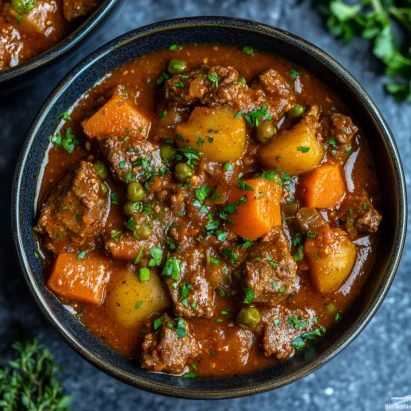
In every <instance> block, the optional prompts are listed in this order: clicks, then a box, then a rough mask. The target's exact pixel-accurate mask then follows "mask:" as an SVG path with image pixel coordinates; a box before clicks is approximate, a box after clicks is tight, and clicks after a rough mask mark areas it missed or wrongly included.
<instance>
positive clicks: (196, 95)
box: [165, 66, 295, 120]
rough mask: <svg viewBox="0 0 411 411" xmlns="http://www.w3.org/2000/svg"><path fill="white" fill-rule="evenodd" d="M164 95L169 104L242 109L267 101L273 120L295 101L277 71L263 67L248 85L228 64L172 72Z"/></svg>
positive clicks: (258, 105)
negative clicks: (223, 106) (256, 79)
mask: <svg viewBox="0 0 411 411" xmlns="http://www.w3.org/2000/svg"><path fill="white" fill-rule="evenodd" d="M182 85H184V86H182ZM165 95H166V100H167V101H168V103H169V105H171V106H174V105H179V106H192V105H197V104H201V105H205V106H209V107H215V106H221V105H226V104H229V105H232V106H234V107H235V109H236V110H238V111H242V112H244V113H248V112H250V111H252V110H255V109H259V108H261V106H262V105H263V104H267V105H268V112H269V113H270V114H271V115H272V116H273V118H274V119H275V120H277V119H279V118H280V117H282V115H283V114H284V113H285V112H287V111H288V110H290V109H291V107H293V105H294V104H295V96H294V94H293V91H292V90H291V88H290V85H289V84H288V82H287V80H286V79H285V78H284V77H282V76H281V75H280V74H279V73H278V72H277V71H275V70H273V69H270V70H267V71H265V72H264V73H262V74H261V75H260V77H259V78H258V81H256V82H255V83H254V84H253V85H252V86H251V87H248V86H247V84H246V83H245V80H244V78H243V77H242V76H240V74H239V73H238V71H237V70H235V69H234V68H233V67H231V66H228V67H224V66H213V67H210V68H209V67H208V66H201V67H199V68H196V69H194V70H192V71H189V72H187V73H183V74H178V75H175V76H173V77H172V78H170V79H169V80H167V82H166V89H165Z"/></svg>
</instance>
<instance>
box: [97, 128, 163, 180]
mask: <svg viewBox="0 0 411 411" xmlns="http://www.w3.org/2000/svg"><path fill="white" fill-rule="evenodd" d="M99 142H100V148H101V151H102V153H103V155H104V156H105V158H106V160H107V162H108V163H109V164H110V168H111V171H112V172H113V174H114V175H115V176H117V178H118V179H119V180H120V181H122V182H125V183H128V182H130V181H135V180H136V181H142V180H146V172H148V173H152V172H157V171H158V170H159V169H160V168H161V166H162V162H161V158H160V153H159V150H158V147H157V146H156V145H154V144H153V143H150V142H149V141H147V140H140V139H129V140H125V139H124V138H121V137H115V136H113V137H108V138H106V139H102V140H100V141H99Z"/></svg>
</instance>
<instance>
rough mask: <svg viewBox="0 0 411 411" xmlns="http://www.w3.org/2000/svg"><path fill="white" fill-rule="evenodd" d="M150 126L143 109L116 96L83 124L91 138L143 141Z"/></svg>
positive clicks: (85, 131)
mask: <svg viewBox="0 0 411 411" xmlns="http://www.w3.org/2000/svg"><path fill="white" fill-rule="evenodd" d="M150 124H151V123H150V120H149V119H148V117H147V116H146V115H145V114H144V113H143V112H142V111H141V109H139V108H138V107H137V106H135V105H134V104H132V103H130V102H129V101H127V100H124V99H123V98H121V97H119V96H114V97H112V98H111V100H109V101H108V102H107V103H106V104H104V106H103V107H101V109H100V110H98V111H97V112H96V113H95V114H93V115H92V116H91V117H90V118H89V119H87V120H85V121H84V122H83V129H84V133H85V134H86V135H87V136H88V137H89V138H97V139H104V138H107V137H111V136H117V137H122V138H126V137H129V138H130V139H137V140H142V139H144V138H146V137H147V135H148V132H149V130H150Z"/></svg>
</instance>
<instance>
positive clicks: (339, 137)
mask: <svg viewBox="0 0 411 411" xmlns="http://www.w3.org/2000/svg"><path fill="white" fill-rule="evenodd" d="M329 121H330V126H329V134H328V135H329V138H332V139H334V140H335V141H336V142H337V143H338V144H348V143H350V142H351V140H352V139H353V138H354V136H355V134H356V133H357V131H358V127H357V126H356V125H355V124H354V123H353V122H352V120H351V118H350V117H348V116H345V115H344V114H341V113H332V114H330V115H329Z"/></svg>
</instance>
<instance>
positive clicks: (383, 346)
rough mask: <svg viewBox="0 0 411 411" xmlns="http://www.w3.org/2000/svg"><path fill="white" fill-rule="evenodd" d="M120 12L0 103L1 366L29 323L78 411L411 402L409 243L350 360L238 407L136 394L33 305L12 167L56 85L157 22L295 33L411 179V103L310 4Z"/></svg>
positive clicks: (362, 49)
mask: <svg viewBox="0 0 411 411" xmlns="http://www.w3.org/2000/svg"><path fill="white" fill-rule="evenodd" d="M119 1H120V2H123V6H122V9H121V10H120V12H118V13H117V15H116V16H115V18H114V19H111V21H110V22H109V23H108V24H107V25H106V27H105V29H104V30H103V33H101V31H100V34H98V35H97V34H96V33H95V34H94V36H93V37H92V38H91V39H89V40H88V41H87V42H86V43H83V47H80V48H77V50H76V53H75V56H74V57H73V58H72V59H71V60H70V64H67V63H66V64H65V66H64V67H60V68H59V69H58V72H57V74H54V75H53V76H44V77H43V78H41V79H40V81H39V82H38V83H37V85H36V86H31V87H26V88H24V89H21V90H20V91H18V92H16V93H14V94H11V95H9V96H7V98H6V97H0V187H1V195H0V215H1V216H2V220H1V221H2V224H1V230H0V364H1V363H4V362H5V359H6V358H7V356H8V354H9V350H8V347H9V344H10V342H11V338H12V335H13V329H14V324H15V322H23V323H25V324H27V325H28V326H29V327H30V328H31V329H32V330H33V331H34V332H35V333H36V334H37V336H38V337H39V339H40V340H41V341H42V342H45V343H47V345H48V346H49V347H50V349H51V351H52V352H53V354H54V355H55V357H56V359H57V360H58V361H59V362H60V363H61V364H63V366H64V367H65V369H66V374H65V375H64V377H63V385H64V388H65V389H66V391H67V393H70V394H71V395H72V396H73V403H72V409H73V410H75V411H83V410H91V409H92V410H117V411H126V410H133V411H134V410H138V409H156V410H158V411H160V410H169V409H177V408H178V409H180V410H183V409H184V410H207V409H209V408H210V407H211V406H212V407H213V408H214V410H215V411H218V410H231V409H233V410H234V409H235V410H254V409H259V410H261V411H265V410H277V409H285V410H291V409H304V410H317V409H320V410H330V409H332V410H357V409H358V410H380V409H381V410H382V409H384V404H386V403H388V402H390V399H391V397H393V396H406V395H411V327H410V324H411V322H410V319H411V278H410V268H411V250H410V242H411V238H410V237H409V238H408V241H407V243H406V246H405V251H404V255H403V258H402V262H401V265H400V268H399V270H398V273H397V276H396V278H395V281H394V283H393V285H392V287H391V290H390V292H389V294H388V296H387V298H386V300H385V302H384V304H383V305H382V307H381V308H380V310H379V311H378V313H377V315H376V316H375V317H374V319H373V320H372V321H371V323H370V324H369V325H368V326H367V328H366V329H365V331H364V332H363V333H362V334H361V335H360V336H359V337H358V338H357V339H356V340H355V341H354V343H352V344H351V345H350V346H349V347H348V348H347V349H346V350H345V351H344V352H342V353H341V354H340V355H338V356H337V357H336V358H335V359H334V360H332V361H331V362H330V363H328V364H327V365H326V366H324V367H323V368H321V369H320V370H318V371H316V372H315V373H313V374H311V375H309V376H307V377H306V378H304V379H302V380H300V381H298V382H296V383H294V384H292V385H290V386H287V387H284V388H282V389H279V390H277V391H275V392H269V393H265V394H260V395H257V396H253V397H248V398H242V399H237V400H221V401H216V402H214V403H212V404H210V403H209V402H206V401H186V400H177V399H172V398H166V397H162V396H159V395H154V394H149V393H145V392H143V391H139V390H136V389H133V388H130V387H128V386H126V385H124V384H122V383H120V382H118V381H116V380H114V379H112V378H111V377H109V376H107V375H105V374H103V373H102V372H100V371H99V370H97V369H96V368H94V367H93V366H92V365H90V364H89V363H87V362H86V361H84V360H83V359H82V358H80V357H79V356H78V355H77V354H76V353H75V352H74V351H73V350H72V349H71V348H69V346H68V345H66V343H65V342H64V341H63V340H62V339H61V338H60V337H59V336H58V334H57V332H56V331H55V330H54V329H53V327H52V326H51V325H50V324H48V323H47V322H46V320H45V319H44V318H43V316H42V315H41V313H40V310H39V309H38V307H37V306H36V304H35V302H34V299H33V298H32V297H31V295H30V293H29V291H28V289H27V287H26V285H25V282H24V279H23V275H22V273H21V270H20V267H19V264H18V262H17V260H16V257H15V254H14V249H13V242H12V235H11V228H10V218H9V214H10V195H11V183H12V176H13V171H14V167H15V164H16V161H17V157H18V153H19V150H20V148H21V146H22V144H23V140H24V137H25V134H26V132H27V130H28V128H29V126H30V123H31V121H32V120H33V118H34V116H35V115H36V113H37V111H38V109H39V107H40V105H41V104H42V102H43V101H44V99H45V98H46V96H47V95H48V94H49V93H50V91H51V90H52V88H53V87H54V86H55V85H56V84H57V82H58V81H59V79H60V78H61V77H62V76H63V75H64V74H65V73H66V72H67V71H69V70H70V69H71V67H72V66H74V64H75V63H77V62H78V61H79V60H80V59H81V58H82V57H84V56H86V55H87V54H89V53H90V52H91V51H92V50H94V49H95V48H96V47H98V46H100V45H102V44H104V43H106V42H107V41H109V40H111V39H112V38H114V37H117V36H118V35H120V34H122V33H124V32H126V31H128V30H131V29H133V28H136V27H139V26H142V25H145V24H149V23H152V22H155V21H159V20H165V19H168V18H174V17H184V16H196V15H224V16H235V17H242V18H248V19H252V20H257V21H261V22H264V23H267V24H270V25H273V26H277V27H280V28H282V29H286V30H288V31H291V32H293V33H295V34H297V35H299V36H302V37H304V38H306V39H307V40H309V41H311V42H312V43H314V44H316V45H317V46H319V47H321V48H322V49H324V50H325V51H326V52H327V53H329V54H330V55H331V56H333V57H334V58H335V59H337V60H338V61H339V62H340V63H341V64H342V65H343V66H345V67H346V68H347V69H348V70H349V71H350V72H351V73H352V74H353V75H354V77H355V78H356V79H357V80H358V81H359V82H360V83H361V84H362V85H363V86H364V88H365V89H366V91H367V92H368V93H369V95H370V96H371V98H372V99H373V100H374V101H375V103H376V104H377V106H378V107H379V108H380V110H381V111H382V114H383V115H384V117H385V118H386V120H387V121H388V124H389V126H390V127H391V129H392V131H393V133H394V135H395V138H396V141H397V144H398V146H399V149H400V153H401V157H402V160H403V164H404V167H405V173H406V179H407V188H408V189H409V188H410V178H411V161H410V158H411V143H410V142H411V135H410V129H411V105H406V104H396V103H395V102H394V101H393V100H392V98H391V97H389V96H387V95H386V94H385V93H384V90H383V87H382V84H383V81H384V79H383V77H382V75H381V67H380V66H379V64H378V63H377V62H376V61H375V59H374V58H373V56H372V55H371V52H370V50H369V48H368V47H367V44H366V43H365V42H362V41H356V42H353V43H351V44H349V45H345V46H343V45H342V44H341V43H339V42H338V41H336V40H335V39H333V38H332V37H331V36H330V35H329V34H328V33H327V32H326V30H325V29H324V27H323V24H322V21H321V19H320V17H319V16H318V14H317V13H316V12H315V11H314V10H312V9H311V8H310V4H309V2H302V4H299V2H298V1H296V0H288V1H281V0H271V1H268V0H197V1H195V0H191V1H183V0H156V1H154V0H119Z"/></svg>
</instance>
